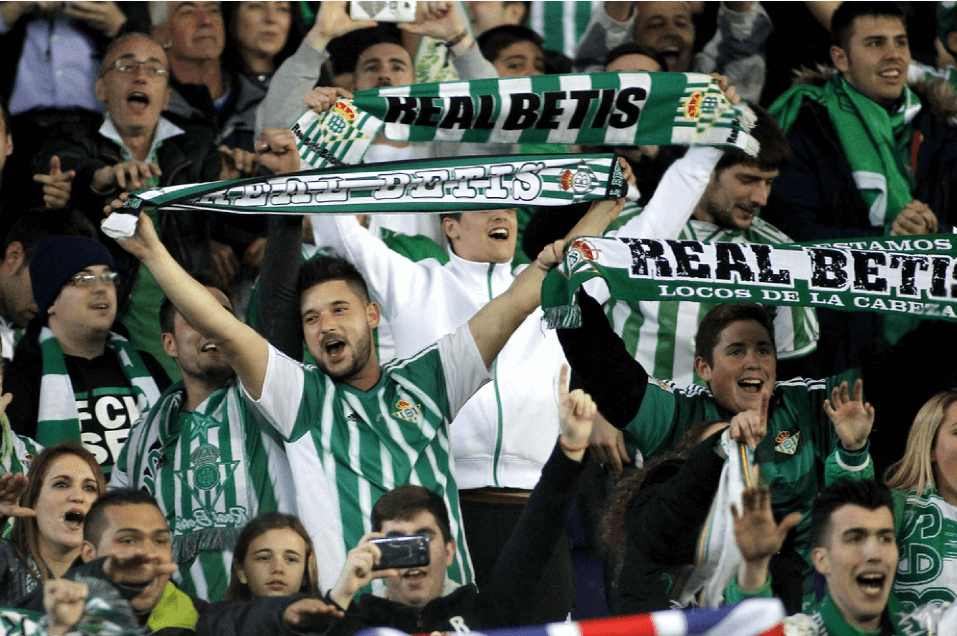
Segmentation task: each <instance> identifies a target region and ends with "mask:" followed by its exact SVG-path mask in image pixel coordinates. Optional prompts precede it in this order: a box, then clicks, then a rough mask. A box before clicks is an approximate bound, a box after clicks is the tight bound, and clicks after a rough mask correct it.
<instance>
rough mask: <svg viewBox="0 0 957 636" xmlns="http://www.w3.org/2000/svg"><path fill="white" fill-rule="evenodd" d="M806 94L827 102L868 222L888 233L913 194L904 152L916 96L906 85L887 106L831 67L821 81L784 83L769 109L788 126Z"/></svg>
mask: <svg viewBox="0 0 957 636" xmlns="http://www.w3.org/2000/svg"><path fill="white" fill-rule="evenodd" d="M805 99H810V100H813V101H818V102H820V103H821V104H823V105H824V107H825V108H827V115H828V117H829V118H830V120H831V123H833V124H834V130H836V131H837V136H838V138H839V139H840V141H841V147H842V148H843V149H844V154H845V155H846V156H847V161H848V163H849V164H850V166H851V171H852V175H853V177H854V183H855V184H857V189H858V190H859V191H860V193H861V197H862V198H863V199H864V203H865V205H867V209H868V210H869V217H870V222H871V225H873V226H874V227H884V229H885V233H889V232H890V227H891V224H892V223H893V222H894V219H896V218H897V215H898V213H899V212H900V211H901V210H902V209H903V208H904V205H906V204H907V203H908V202H910V201H913V200H914V195H913V194H912V193H911V187H912V184H911V182H912V179H913V175H912V174H911V170H910V167H909V166H908V165H907V161H906V154H907V144H908V143H909V142H910V134H911V129H912V126H911V122H912V121H913V120H914V117H916V116H917V113H919V112H920V108H921V103H920V99H919V98H918V97H917V95H915V94H914V93H913V92H912V91H911V90H910V88H909V87H907V86H905V87H904V92H903V95H902V101H901V104H900V106H899V107H898V108H896V109H895V110H894V111H893V112H889V111H888V110H887V109H886V108H884V107H883V106H881V105H880V104H878V103H877V102H875V101H874V100H872V99H870V98H868V97H865V96H864V95H862V94H861V93H859V92H858V91H857V90H856V89H855V88H854V87H853V86H851V85H850V84H848V83H847V81H846V80H845V79H844V78H843V77H842V76H841V74H840V73H834V75H832V76H831V78H830V79H829V80H828V81H827V83H826V84H825V85H824V86H823V87H820V86H807V85H800V86H795V87H793V88H791V89H789V90H788V91H787V92H785V93H784V94H783V95H781V97H779V98H778V99H777V100H775V102H774V103H773V104H772V105H771V107H770V108H769V109H768V110H769V112H770V113H771V114H772V115H773V116H774V117H775V119H777V120H778V122H779V123H780V124H781V128H782V129H783V130H784V131H785V132H787V131H788V130H789V129H790V128H791V126H792V125H793V124H794V121H795V120H796V119H797V116H798V113H799V112H800V110H801V106H802V105H803V104H804V100H805Z"/></svg>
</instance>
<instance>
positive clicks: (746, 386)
mask: <svg viewBox="0 0 957 636" xmlns="http://www.w3.org/2000/svg"><path fill="white" fill-rule="evenodd" d="M738 386H739V387H740V388H741V390H742V391H744V392H745V393H752V394H754V395H757V394H759V393H761V389H762V388H763V387H764V380H758V379H757V378H744V379H743V380H738Z"/></svg>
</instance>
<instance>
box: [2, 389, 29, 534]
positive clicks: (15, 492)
mask: <svg viewBox="0 0 957 636" xmlns="http://www.w3.org/2000/svg"><path fill="white" fill-rule="evenodd" d="M8 395H9V394H8ZM28 483H29V480H28V479H27V476H26V475H24V474H23V473H5V474H4V475H3V476H0V515H2V516H4V517H36V516H37V511H36V510H34V509H33V508H24V507H22V506H21V505H20V497H22V496H23V493H25V492H26V490H27V484H28Z"/></svg>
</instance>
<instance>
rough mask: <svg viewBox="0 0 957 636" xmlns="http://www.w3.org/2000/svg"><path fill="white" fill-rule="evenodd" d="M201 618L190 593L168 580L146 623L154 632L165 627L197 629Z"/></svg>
mask: <svg viewBox="0 0 957 636" xmlns="http://www.w3.org/2000/svg"><path fill="white" fill-rule="evenodd" d="M198 620H199V614H198V613H197V612H196V607H194V606H193V599H191V598H190V597H189V595H188V594H186V593H184V592H181V591H179V590H178V589H176V586H175V585H173V584H172V583H171V582H169V581H167V583H166V588H165V589H164V590H163V596H162V597H161V598H160V601H159V603H158V604H157V605H156V607H154V608H153V611H152V612H151V613H150V618H149V620H148V621H146V624H147V625H148V626H149V628H150V629H152V630H153V631H154V632H156V631H159V630H161V629H163V628H164V627H180V628H183V629H193V630H195V629H196V621H198Z"/></svg>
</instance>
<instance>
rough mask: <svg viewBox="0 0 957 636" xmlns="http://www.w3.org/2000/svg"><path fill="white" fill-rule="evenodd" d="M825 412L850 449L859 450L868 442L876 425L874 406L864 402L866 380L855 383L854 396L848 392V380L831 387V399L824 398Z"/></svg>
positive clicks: (843, 442)
mask: <svg viewBox="0 0 957 636" xmlns="http://www.w3.org/2000/svg"><path fill="white" fill-rule="evenodd" d="M824 412H825V413H827V416H828V417H829V418H830V419H831V423H832V424H834V432H836V433H837V436H838V437H840V438H841V444H843V445H844V448H846V449H847V450H849V451H857V450H861V449H862V448H864V446H865V445H866V444H867V436H868V435H870V434H871V429H872V428H873V427H874V407H873V406H871V403H870V402H864V380H861V379H860V378H858V380H857V382H855V383H854V397H853V398H852V397H851V396H850V394H849V392H848V388H847V382H841V385H840V386H836V387H834V388H833V389H831V399H830V400H824Z"/></svg>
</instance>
